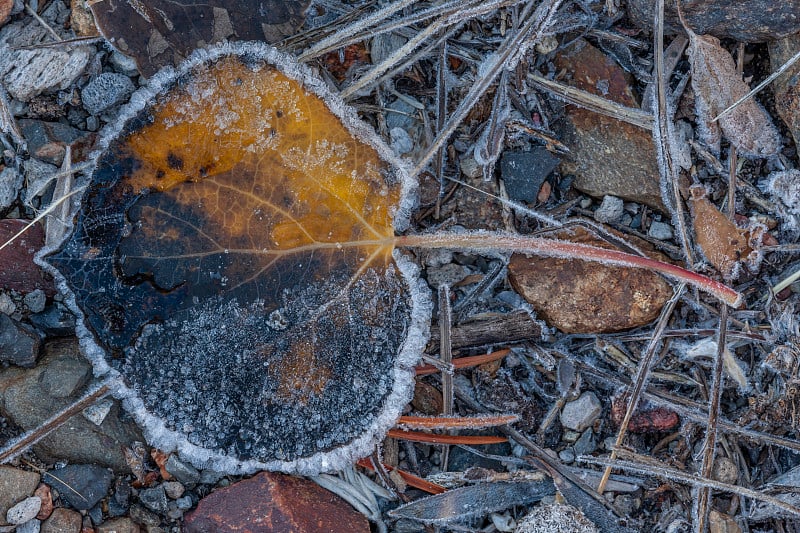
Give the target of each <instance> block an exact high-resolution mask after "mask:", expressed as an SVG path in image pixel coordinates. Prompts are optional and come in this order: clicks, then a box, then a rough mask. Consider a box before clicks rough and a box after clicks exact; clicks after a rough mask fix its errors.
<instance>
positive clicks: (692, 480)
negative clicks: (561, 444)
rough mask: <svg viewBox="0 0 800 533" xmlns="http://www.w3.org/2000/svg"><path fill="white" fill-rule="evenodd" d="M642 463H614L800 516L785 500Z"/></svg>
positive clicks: (591, 460) (592, 460) (593, 460)
mask: <svg viewBox="0 0 800 533" xmlns="http://www.w3.org/2000/svg"><path fill="white" fill-rule="evenodd" d="M619 454H620V455H623V454H625V455H630V456H632V457H635V458H639V457H640V456H638V455H635V454H631V453H630V452H627V451H626V450H619ZM641 459H642V462H641V463H637V462H633V461H624V460H619V459H618V460H616V461H614V463H613V467H614V468H618V469H621V470H627V471H629V472H637V473H640V474H648V475H653V476H658V477H660V478H664V479H669V480H672V481H677V482H680V483H686V484H688V485H694V486H708V487H710V488H712V489H715V490H720V491H724V492H729V493H731V494H738V495H739V496H744V497H745V498H752V499H754V500H757V501H762V502H765V503H768V504H770V505H774V506H776V507H779V508H781V509H783V510H785V511H788V512H790V513H792V514H794V515H798V516H800V508H798V507H796V506H794V505H791V504H790V503H787V502H785V501H783V500H780V499H778V498H776V497H774V496H770V495H768V494H765V493H763V492H758V491H757V490H752V489H748V488H745V487H741V486H739V485H731V484H729V483H722V482H721V481H717V480H715V479H706V478H702V477H700V476H695V475H692V474H687V473H686V472H681V471H680V470H677V469H675V468H671V467H668V466H664V465H661V464H659V465H651V464H648V463H647V462H644V461H645V460H647V459H648V458H646V457H642V458H641ZM576 461H580V462H582V463H586V464H592V465H601V466H604V465H608V464H611V463H610V462H609V460H608V459H605V458H602V457H592V456H588V455H579V456H578V457H577V458H576Z"/></svg>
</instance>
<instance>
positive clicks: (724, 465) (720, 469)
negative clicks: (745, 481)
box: [711, 457, 739, 485]
mask: <svg viewBox="0 0 800 533" xmlns="http://www.w3.org/2000/svg"><path fill="white" fill-rule="evenodd" d="M711 477H712V478H714V479H716V480H717V481H719V482H721V483H727V484H728V485H735V484H736V482H737V481H738V479H739V469H738V468H736V464H735V463H734V462H733V461H731V460H730V459H728V458H727V457H717V459H716V460H715V461H714V468H713V470H712V472H711Z"/></svg>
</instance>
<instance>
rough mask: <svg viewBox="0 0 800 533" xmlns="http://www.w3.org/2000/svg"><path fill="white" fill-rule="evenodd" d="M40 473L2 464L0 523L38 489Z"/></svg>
mask: <svg viewBox="0 0 800 533" xmlns="http://www.w3.org/2000/svg"><path fill="white" fill-rule="evenodd" d="M38 484H39V474H37V473H35V472H28V471H26V470H20V469H19V468H13V467H10V466H0V525H3V524H4V521H5V518H6V513H8V510H9V509H11V508H12V507H14V506H15V505H16V504H17V503H19V502H21V501H22V500H24V499H25V498H27V497H28V496H30V495H31V494H33V491H34V490H36V486H37V485H38Z"/></svg>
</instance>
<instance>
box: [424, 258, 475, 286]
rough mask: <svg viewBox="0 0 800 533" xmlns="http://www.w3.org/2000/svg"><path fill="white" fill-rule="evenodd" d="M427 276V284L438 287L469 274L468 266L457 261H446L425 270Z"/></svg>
mask: <svg viewBox="0 0 800 533" xmlns="http://www.w3.org/2000/svg"><path fill="white" fill-rule="evenodd" d="M425 272H426V273H427V277H428V284H429V285H430V286H431V287H433V288H438V287H440V286H442V285H450V286H453V285H454V284H456V283H458V282H459V281H461V280H463V279H464V278H466V277H467V276H468V275H469V272H470V270H469V268H468V267H466V266H464V265H459V264H457V263H448V264H446V265H442V266H440V267H438V268H436V267H430V268H428V269H427V270H426V271H425Z"/></svg>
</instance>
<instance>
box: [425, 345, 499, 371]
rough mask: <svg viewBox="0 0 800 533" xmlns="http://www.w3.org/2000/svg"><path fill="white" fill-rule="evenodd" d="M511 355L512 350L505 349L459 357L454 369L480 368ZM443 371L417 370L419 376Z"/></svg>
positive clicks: (428, 367) (430, 366)
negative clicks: (479, 366)
mask: <svg viewBox="0 0 800 533" xmlns="http://www.w3.org/2000/svg"><path fill="white" fill-rule="evenodd" d="M510 353H511V350H510V349H508V348H505V349H503V350H498V351H496V352H492V353H488V354H485V355H472V356H469V357H459V358H457V359H453V362H452V364H453V369H459V368H468V367H471V366H478V365H482V364H484V363H490V362H492V361H497V360H499V359H502V358H503V357H505V356H507V355H508V354H510ZM441 371H442V369H441V368H440V367H437V366H434V365H421V366H418V367H417V368H416V373H417V375H418V376H427V375H430V374H435V373H437V372H441Z"/></svg>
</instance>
